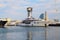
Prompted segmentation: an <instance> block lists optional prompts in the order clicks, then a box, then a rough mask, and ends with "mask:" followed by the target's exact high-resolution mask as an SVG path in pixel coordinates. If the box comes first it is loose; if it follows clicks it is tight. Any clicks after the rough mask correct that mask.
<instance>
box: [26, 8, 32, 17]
mask: <svg viewBox="0 0 60 40" xmlns="http://www.w3.org/2000/svg"><path fill="white" fill-rule="evenodd" d="M27 11H28V18H32V8H31V7H28V8H27Z"/></svg>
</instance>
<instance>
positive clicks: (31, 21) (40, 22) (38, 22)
mask: <svg viewBox="0 0 60 40" xmlns="http://www.w3.org/2000/svg"><path fill="white" fill-rule="evenodd" d="M27 11H28V16H27V19H25V20H23V21H22V23H21V24H18V25H19V26H30V27H32V26H34V27H35V26H36V27H37V26H41V27H42V26H46V24H47V23H46V20H47V15H45V16H46V17H45V18H46V19H45V20H44V19H36V18H33V17H32V8H31V7H28V8H27ZM45 14H46V12H45ZM41 17H42V15H41Z"/></svg>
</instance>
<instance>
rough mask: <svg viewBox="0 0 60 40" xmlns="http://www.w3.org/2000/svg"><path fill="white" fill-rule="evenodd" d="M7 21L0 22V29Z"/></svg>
mask: <svg viewBox="0 0 60 40" xmlns="http://www.w3.org/2000/svg"><path fill="white" fill-rule="evenodd" d="M6 23H7V21H3V20H0V28H4V26H5V24H6Z"/></svg>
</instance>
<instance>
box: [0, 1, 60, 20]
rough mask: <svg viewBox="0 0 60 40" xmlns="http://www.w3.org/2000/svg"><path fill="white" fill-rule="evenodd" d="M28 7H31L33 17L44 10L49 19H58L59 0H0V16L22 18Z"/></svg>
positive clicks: (25, 14)
mask: <svg viewBox="0 0 60 40" xmlns="http://www.w3.org/2000/svg"><path fill="white" fill-rule="evenodd" d="M28 7H32V8H33V10H32V16H33V17H34V18H39V16H40V14H41V13H45V11H46V12H47V14H48V18H49V19H55V18H57V19H60V0H0V18H11V19H15V20H23V19H25V18H27V13H28V12H27V8H28Z"/></svg>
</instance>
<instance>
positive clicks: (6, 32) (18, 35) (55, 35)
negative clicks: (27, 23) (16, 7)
mask: <svg viewBox="0 0 60 40" xmlns="http://www.w3.org/2000/svg"><path fill="white" fill-rule="evenodd" d="M28 32H31V33H32V40H60V27H47V28H45V27H20V26H6V27H5V28H0V40H27V39H28V37H27V36H28V35H27V34H28Z"/></svg>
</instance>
